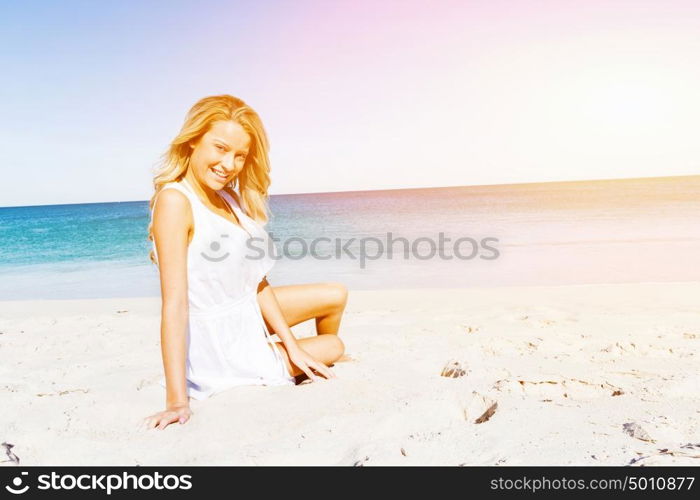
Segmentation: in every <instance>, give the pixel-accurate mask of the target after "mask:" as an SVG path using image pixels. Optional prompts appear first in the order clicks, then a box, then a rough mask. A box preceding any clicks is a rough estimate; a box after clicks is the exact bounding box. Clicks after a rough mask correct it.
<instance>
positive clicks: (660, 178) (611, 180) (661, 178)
mask: <svg viewBox="0 0 700 500" xmlns="http://www.w3.org/2000/svg"><path fill="white" fill-rule="evenodd" d="M699 177H700V174H696V175H664V176H652V177H621V178H603V179H601V178H599V179H577V180H549V181H533V182H511V183H495V184H461V185H453V186H424V187H401V188H382V189H359V190H358V189H354V190H348V191H309V192H296V193H279V194H271V195H270V198H273V197H287V196H309V195H315V196H316V195H338V194H353V193H385V192H396V191H421V190H431V189H467V188H481V187H489V188H496V187H504V188H506V187H514V186H532V185H553V184H564V185H571V184H580V183H614V182H625V181H629V182H632V181H645V180H646V181H651V180H655V181H664V180H669V181H672V180H680V179H684V178H685V179H695V178H699ZM148 201H150V200H149V199H140V200H116V201H81V202H75V203H40V204H32V205H3V206H0V209H3V208H33V207H61V206H77V205H100V204H109V203H144V202H148Z"/></svg>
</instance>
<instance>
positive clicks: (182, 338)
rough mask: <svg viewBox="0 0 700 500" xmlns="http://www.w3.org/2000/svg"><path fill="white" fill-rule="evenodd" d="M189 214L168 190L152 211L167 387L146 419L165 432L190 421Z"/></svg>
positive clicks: (182, 197) (186, 203)
mask: <svg viewBox="0 0 700 500" xmlns="http://www.w3.org/2000/svg"><path fill="white" fill-rule="evenodd" d="M191 225H192V211H191V207H190V204H189V201H188V200H187V198H186V197H185V195H184V194H182V193H180V192H179V191H177V190H175V189H167V190H165V191H162V192H161V193H159V194H158V198H157V203H156V206H155V209H154V211H153V239H154V242H155V245H156V252H157V255H158V269H159V272H160V288H161V297H162V308H161V327H160V341H161V353H162V356H163V368H164V371H165V383H166V397H165V406H166V410H165V411H163V412H159V413H157V414H155V415H152V416H151V417H149V419H147V420H148V427H149V428H150V427H156V426H157V427H158V428H159V429H164V428H165V427H167V425H168V424H170V423H173V422H175V421H177V420H179V421H180V423H184V422H186V421H187V420H188V419H189V416H190V413H191V412H190V410H189V398H188V396H187V381H186V378H185V367H186V360H187V326H188V316H189V313H188V299H187V246H188V235H189V232H190V228H191Z"/></svg>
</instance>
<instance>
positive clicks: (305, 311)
mask: <svg viewBox="0 0 700 500" xmlns="http://www.w3.org/2000/svg"><path fill="white" fill-rule="evenodd" d="M272 290H273V292H274V293H275V298H276V299H277V302H278V303H279V305H280V309H281V310H282V314H283V316H284V319H285V320H286V321H287V324H288V325H289V326H290V327H292V326H294V325H297V324H299V323H303V322H304V321H307V320H310V319H312V318H315V319H316V333H317V334H318V335H323V334H325V333H333V334H336V335H337V334H338V330H339V328H340V320H341V319H342V317H343V311H344V310H345V304H346V303H347V300H348V290H347V288H346V287H345V285H343V284H342V283H311V284H305V285H284V286H273V287H272ZM265 323H266V324H267V320H266V321H265ZM267 327H268V330H270V333H274V332H272V330H271V329H270V325H269V324H267Z"/></svg>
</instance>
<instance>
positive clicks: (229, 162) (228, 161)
mask: <svg viewBox="0 0 700 500" xmlns="http://www.w3.org/2000/svg"><path fill="white" fill-rule="evenodd" d="M221 165H222V166H223V167H224V168H225V169H226V170H231V169H232V168H233V155H232V154H227V155H225V156H224V158H223V159H222V160H221Z"/></svg>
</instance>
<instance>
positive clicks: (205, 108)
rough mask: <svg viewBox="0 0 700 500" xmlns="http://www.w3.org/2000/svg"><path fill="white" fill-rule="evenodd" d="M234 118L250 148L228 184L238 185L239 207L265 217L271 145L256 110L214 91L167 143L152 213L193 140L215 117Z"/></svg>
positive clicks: (178, 175) (181, 171) (180, 173)
mask: <svg viewBox="0 0 700 500" xmlns="http://www.w3.org/2000/svg"><path fill="white" fill-rule="evenodd" d="M226 120H230V121H234V122H236V123H238V124H239V125H241V127H243V129H244V130H245V131H246V132H247V133H248V134H249V135H250V140H251V143H250V150H249V152H248V156H247V158H246V162H245V165H244V167H243V170H242V171H241V173H240V174H238V175H237V176H236V178H235V179H234V180H233V181H232V182H231V183H230V184H229V186H230V187H231V188H232V189H235V188H236V186H237V185H238V191H239V193H240V198H242V201H241V208H242V209H243V210H245V211H246V213H247V215H248V216H249V217H251V218H252V219H254V220H256V221H257V222H258V223H260V224H265V223H267V221H268V210H269V208H268V198H269V195H268V193H267V190H268V187H269V186H270V160H269V157H268V153H269V150H270V145H269V142H268V140H267V134H266V132H265V128H264V127H263V124H262V121H261V120H260V117H259V116H258V114H257V113H256V112H255V111H254V110H253V108H251V107H250V106H248V105H247V104H246V103H245V102H243V101H242V100H241V99H238V98H237V97H233V96H231V95H226V94H224V95H215V96H209V97H205V98H203V99H200V100H199V101H197V102H196V103H195V105H194V106H192V108H191V109H190V110H189V111H188V113H187V116H186V117H185V123H184V124H183V125H182V128H181V129H180V133H179V134H178V135H177V137H175V139H173V141H172V142H171V143H170V147H169V148H168V150H167V151H166V152H165V153H164V154H163V156H162V161H161V163H160V165H159V167H157V168H156V171H155V173H154V174H155V175H154V177H153V187H154V189H155V192H154V193H153V196H152V197H151V201H150V203H149V208H150V210H151V214H152V213H153V206H154V205H155V200H156V197H157V196H158V193H159V192H160V190H161V189H162V187H163V185H165V184H167V183H168V182H177V181H179V180H180V179H182V177H184V175H185V173H186V172H187V167H188V166H189V163H190V155H191V154H192V148H191V147H190V144H193V143H195V142H197V141H199V139H200V138H201V137H202V136H203V135H204V134H206V133H207V131H208V130H209V129H210V128H211V126H212V124H213V123H214V122H217V121H226ZM148 239H149V241H153V217H152V216H151V222H150V223H149V225H148ZM149 257H150V259H151V262H153V263H154V264H157V263H158V262H157V261H156V257H155V253H154V252H153V250H152V249H151V251H150V253H149Z"/></svg>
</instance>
